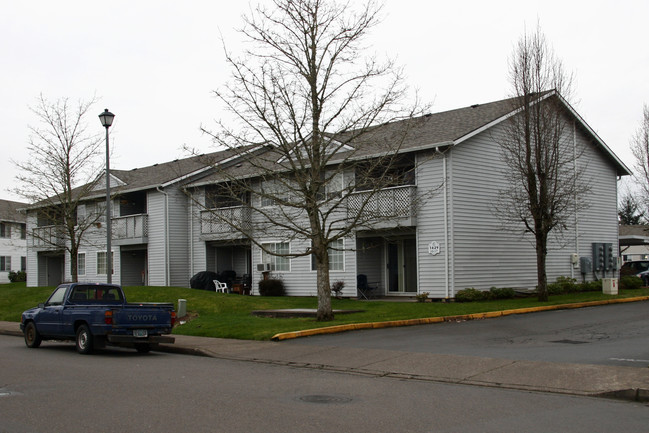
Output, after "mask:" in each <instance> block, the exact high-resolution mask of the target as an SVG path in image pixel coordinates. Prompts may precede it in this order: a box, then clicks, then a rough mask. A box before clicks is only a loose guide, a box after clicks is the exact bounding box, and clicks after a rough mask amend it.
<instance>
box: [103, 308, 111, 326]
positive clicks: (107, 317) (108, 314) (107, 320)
mask: <svg viewBox="0 0 649 433" xmlns="http://www.w3.org/2000/svg"><path fill="white" fill-rule="evenodd" d="M104 323H105V324H106V325H112V324H113V311H112V310H108V311H106V312H105V313H104Z"/></svg>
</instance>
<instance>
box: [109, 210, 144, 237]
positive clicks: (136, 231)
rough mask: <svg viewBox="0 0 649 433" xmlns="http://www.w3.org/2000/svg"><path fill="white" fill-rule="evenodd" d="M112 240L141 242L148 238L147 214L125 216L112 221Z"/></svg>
mask: <svg viewBox="0 0 649 433" xmlns="http://www.w3.org/2000/svg"><path fill="white" fill-rule="evenodd" d="M112 225H113V227H112V229H113V230H112V231H113V239H115V240H128V239H137V240H143V239H145V238H147V237H148V236H149V216H148V215H147V214H137V215H127V216H121V217H116V218H113V219H112Z"/></svg>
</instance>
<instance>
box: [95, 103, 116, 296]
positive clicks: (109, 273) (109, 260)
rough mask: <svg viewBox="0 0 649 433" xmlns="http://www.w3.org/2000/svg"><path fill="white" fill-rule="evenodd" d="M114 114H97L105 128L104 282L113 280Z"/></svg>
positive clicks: (107, 112)
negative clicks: (110, 139) (111, 130)
mask: <svg viewBox="0 0 649 433" xmlns="http://www.w3.org/2000/svg"><path fill="white" fill-rule="evenodd" d="M114 117H115V115H114V114H113V113H111V112H110V111H108V108H106V109H105V110H104V112H103V113H101V114H100V115H99V120H100V121H101V124H102V125H103V127H104V128H106V282H107V283H109V284H110V283H112V282H113V252H112V250H111V245H110V240H111V235H112V224H111V218H110V158H109V151H108V128H110V125H112V124H113V118H114Z"/></svg>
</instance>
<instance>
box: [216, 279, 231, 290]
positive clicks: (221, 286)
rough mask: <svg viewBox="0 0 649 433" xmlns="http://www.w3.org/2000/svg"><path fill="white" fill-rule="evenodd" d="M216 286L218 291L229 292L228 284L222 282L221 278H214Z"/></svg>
mask: <svg viewBox="0 0 649 433" xmlns="http://www.w3.org/2000/svg"><path fill="white" fill-rule="evenodd" d="M214 287H215V288H216V291H217V292H221V293H228V285H227V284H225V283H222V282H220V281H219V280H214Z"/></svg>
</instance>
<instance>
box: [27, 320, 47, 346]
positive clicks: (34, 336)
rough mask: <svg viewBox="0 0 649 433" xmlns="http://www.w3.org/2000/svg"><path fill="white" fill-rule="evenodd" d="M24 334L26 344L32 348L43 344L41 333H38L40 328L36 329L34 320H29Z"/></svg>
mask: <svg viewBox="0 0 649 433" xmlns="http://www.w3.org/2000/svg"><path fill="white" fill-rule="evenodd" d="M24 334H25V344H26V345H27V347H29V348H30V349H36V348H37V347H39V346H40V345H41V342H42V341H43V339H42V338H41V334H39V333H38V330H37V329H36V325H34V322H29V323H27V325H25V333H24Z"/></svg>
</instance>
